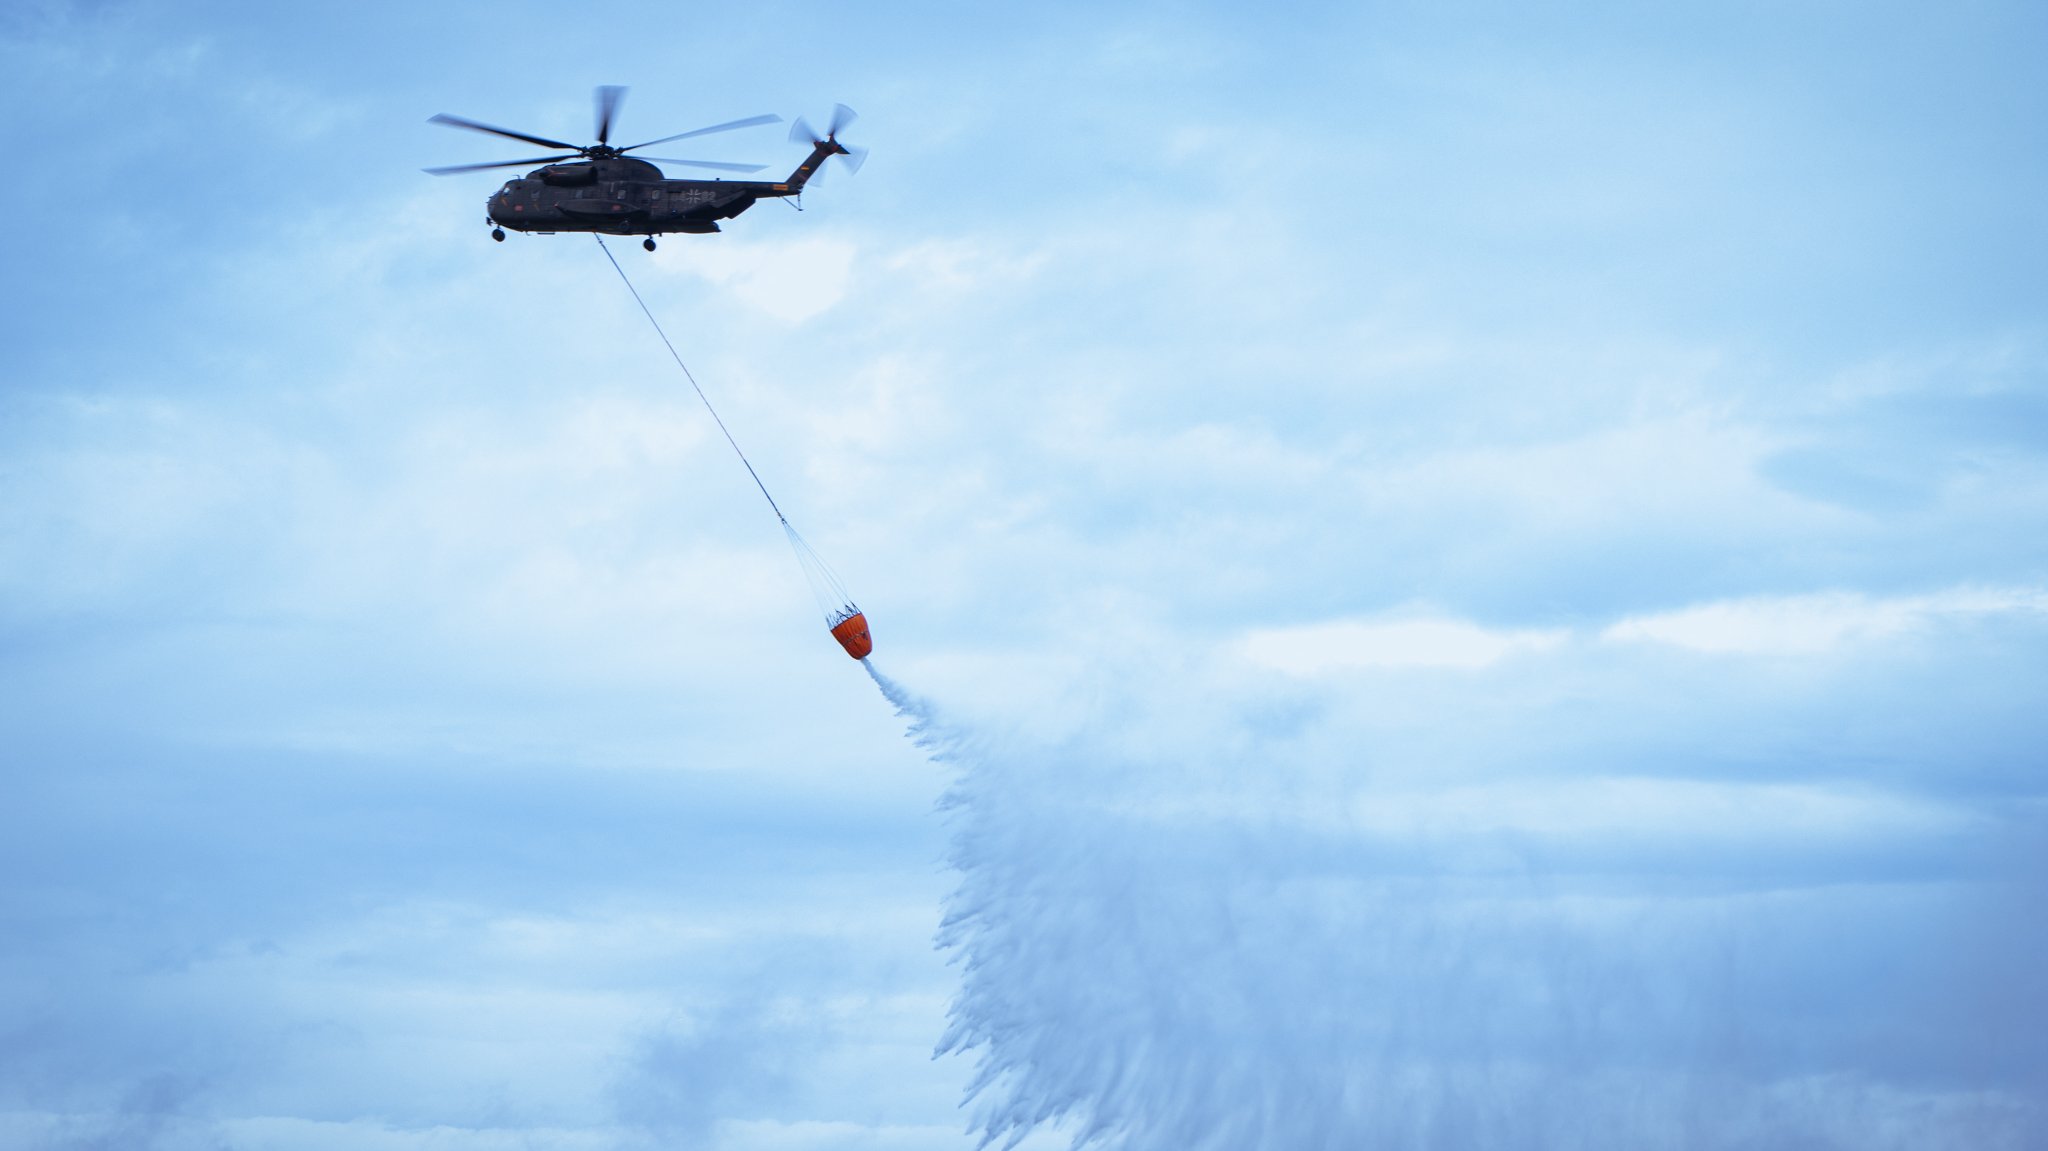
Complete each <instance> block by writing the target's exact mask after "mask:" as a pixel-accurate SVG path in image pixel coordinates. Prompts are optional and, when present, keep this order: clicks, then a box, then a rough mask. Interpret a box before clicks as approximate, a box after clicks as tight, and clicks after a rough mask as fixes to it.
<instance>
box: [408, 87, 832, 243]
mask: <svg viewBox="0 0 2048 1151" xmlns="http://www.w3.org/2000/svg"><path fill="white" fill-rule="evenodd" d="M625 94H626V89H624V88H622V87H619V86H616V85H606V86H604V87H600V88H599V89H597V93H596V98H597V143H595V144H592V145H590V146H589V147H579V146H578V145H575V144H567V143H564V142H562V141H560V140H550V139H548V138H547V137H545V136H533V135H528V134H527V133H525V132H513V131H510V130H508V129H505V128H496V127H492V126H491V125H489V124H481V123H478V122H477V121H475V120H467V119H464V118H463V117H460V116H450V115H448V114H447V113H445V112H444V113H441V114H440V115H437V116H432V117H429V119H428V121H427V122H428V123H430V124H446V125H448V126H449V127H451V128H467V129H469V130H471V131H474V132H488V133H490V134H491V135H494V136H504V137H506V138H508V139H512V140H523V141H525V142H526V143H529V144H538V145H540V146H541V147H543V148H556V149H559V150H561V151H562V152H563V153H566V154H564V155H558V156H536V157H533V158H531V159H526V160H501V161H498V162H495V163H489V164H457V165H454V166H452V167H447V168H427V169H424V171H426V172H428V173H429V174H431V175H435V176H453V175H458V174H460V173H463V172H478V171H483V170H485V169H489V168H522V167H525V166H526V165H528V164H540V165H543V166H542V167H539V168H535V169H534V170H533V171H531V172H528V173H527V174H526V175H525V176H523V177H521V178H520V179H517V180H513V181H511V182H509V183H507V184H506V185H505V186H504V187H502V188H500V189H498V192H497V194H496V195H494V196H492V197H491V198H490V200H489V201H487V216H488V222H489V223H490V225H491V239H493V240H497V241H499V242H500V243H502V242H503V241H504V239H505V229H507V228H510V229H512V230H513V231H515V232H534V233H539V234H541V235H549V234H552V233H555V232H602V233H604V234H606V235H611V236H645V237H646V239H645V240H643V241H641V245H640V246H641V247H643V248H646V249H647V250H648V251H650V252H652V251H653V250H654V237H656V236H658V235H663V234H666V233H670V232H686V233H692V234H704V233H709V232H716V231H718V230H719V226H718V221H720V220H730V219H732V218H733V217H734V216H737V215H739V214H740V213H741V212H744V211H746V210H747V209H748V208H751V207H753V206H754V204H755V202H756V201H759V200H769V199H787V198H790V197H795V196H800V195H802V194H803V190H804V185H805V184H806V183H808V182H810V180H811V178H812V177H814V176H816V175H817V174H818V170H819V167H820V165H822V164H824V162H825V161H826V160H828V159H830V158H832V157H833V156H844V157H845V158H846V163H847V164H848V165H849V167H850V168H851V169H852V170H853V171H859V170H860V166H861V164H862V163H863V162H865V161H866V159H867V149H866V148H849V147H847V146H846V145H845V144H842V143H840V142H839V133H840V132H842V131H844V130H845V129H846V126H847V125H848V124H851V123H853V119H854V111H853V109H851V108H849V107H847V106H846V105H844V104H838V105H835V106H834V107H833V109H832V119H831V121H830V122H829V123H828V124H827V125H826V128H825V134H824V135H822V136H820V135H818V134H817V132H815V131H814V130H813V129H812V128H811V126H810V125H809V124H808V123H806V122H805V121H804V120H803V119H802V117H798V119H797V120H796V122H795V123H794V124H791V125H790V132H789V138H790V140H791V141H792V142H796V143H808V144H809V145H810V146H811V154H810V155H809V156H806V157H805V158H804V161H803V163H801V164H798V165H797V167H796V171H794V172H791V173H790V174H789V177H788V178H787V179H784V180H777V181H773V182H770V181H765V180H722V179H719V180H671V179H669V178H668V177H667V176H665V175H663V174H662V170H661V169H660V168H657V167H655V163H657V162H658V163H662V164H676V165H680V166H683V167H690V168H709V169H713V170H716V171H726V172H758V171H760V170H761V169H762V168H763V167H765V165H761V164H728V163H722V162H719V161H714V160H671V159H661V158H659V157H647V158H642V157H639V156H628V155H626V153H628V152H637V151H639V150H640V149H642V148H651V147H653V146H654V145H656V144H668V143H673V142H675V141H677V140H687V139H691V138H692V137H696V136H708V135H711V134H713V133H715V132H730V131H732V130H734V129H737V128H752V127H756V126H758V125H762V124H779V123H781V122H782V117H780V116H775V115H763V116H749V117H747V118H746V119H743V120H732V121H729V122H727V123H724V124H713V125H712V126H711V127H709V128H698V129H696V130H694V131H690V132H679V133H677V134H676V135H673V136H663V137H662V138H660V139H658V140H649V141H647V142H646V143H644V144H631V145H628V146H626V147H624V148H615V147H613V146H612V144H611V134H612V121H613V119H614V118H615V117H616V116H617V114H618V110H619V101H620V100H621V99H623V98H624V96H625Z"/></svg>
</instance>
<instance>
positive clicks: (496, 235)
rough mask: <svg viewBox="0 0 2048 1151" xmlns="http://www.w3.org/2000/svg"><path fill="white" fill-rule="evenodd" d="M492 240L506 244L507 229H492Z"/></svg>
mask: <svg viewBox="0 0 2048 1151" xmlns="http://www.w3.org/2000/svg"><path fill="white" fill-rule="evenodd" d="M491 239H493V240H496V241H497V242H499V243H500V244H502V243H504V242H505V229H503V228H492V229H491Z"/></svg>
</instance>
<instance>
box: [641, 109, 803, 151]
mask: <svg viewBox="0 0 2048 1151" xmlns="http://www.w3.org/2000/svg"><path fill="white" fill-rule="evenodd" d="M780 123H782V117H780V116H777V115H773V114H772V113H771V114H763V115H760V116H749V117H747V118H746V119H744V120H734V121H732V122H731V123H728V124H713V125H712V126H710V127H709V128H699V129H697V130H696V131H694V132H680V133H678V134H676V135H674V136H663V137H662V138H661V139H659V140H649V141H647V143H645V144H635V145H633V147H631V148H621V149H619V151H621V152H631V151H633V150H634V149H637V148H650V147H653V146H654V145H656V144H667V143H669V142H671V141H674V140H687V139H689V138H690V137H692V136H709V135H710V134H711V133H713V132H730V131H732V130H733V129H734V128H751V127H753V126H754V125H756V124H780ZM671 162H673V161H671Z"/></svg>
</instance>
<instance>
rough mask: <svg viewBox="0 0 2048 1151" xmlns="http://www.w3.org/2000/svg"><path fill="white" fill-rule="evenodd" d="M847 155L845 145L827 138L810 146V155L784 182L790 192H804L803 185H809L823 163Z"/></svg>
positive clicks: (849, 153)
mask: <svg viewBox="0 0 2048 1151" xmlns="http://www.w3.org/2000/svg"><path fill="white" fill-rule="evenodd" d="M848 155H852V153H851V152H849V151H848V150H847V148H846V145H844V144H842V143H840V142H839V141H837V140H834V139H832V138H831V137H829V136H828V137H826V138H825V139H823V140H819V141H817V142H815V143H813V144H812V145H811V154H810V155H808V156H806V157H804V162H803V163H801V164H798V165H797V166H796V171H794V172H791V173H790V174H789V179H788V180H786V181H784V182H785V183H787V184H788V185H789V190H790V191H791V192H801V191H803V190H804V185H805V184H808V183H810V180H811V177H812V176H815V175H817V174H818V168H819V167H820V166H821V165H823V164H824V163H825V161H827V160H829V159H831V158H832V157H834V156H848Z"/></svg>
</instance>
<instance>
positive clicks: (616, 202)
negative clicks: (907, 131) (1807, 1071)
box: [489, 154, 821, 236]
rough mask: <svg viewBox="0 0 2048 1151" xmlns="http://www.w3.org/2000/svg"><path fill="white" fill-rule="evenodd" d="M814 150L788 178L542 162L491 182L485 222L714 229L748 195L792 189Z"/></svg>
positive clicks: (557, 227) (611, 231) (616, 160)
mask: <svg viewBox="0 0 2048 1151" xmlns="http://www.w3.org/2000/svg"><path fill="white" fill-rule="evenodd" d="M820 158H821V157H819V156H817V155H815V154H814V155H813V157H812V158H811V159H810V160H807V161H806V162H805V163H804V165H803V166H802V167H800V168H799V169H798V170H797V171H796V172H795V173H792V174H791V178H790V179H789V180H784V181H776V182H769V181H765V180H671V179H668V178H667V177H666V176H664V175H663V174H662V171H661V169H660V168H657V167H655V166H654V165H653V164H650V163H648V162H647V161H645V160H637V159H632V158H630V157H610V158H605V159H598V160H587V161H580V162H577V163H569V164H549V165H547V166H546V167H542V168H536V169H534V170H533V171H531V172H528V173H527V174H526V175H525V176H524V177H523V178H521V179H518V180H513V181H510V182H509V183H507V184H506V185H505V186H504V187H502V188H500V189H498V193H497V195H494V196H492V197H491V198H490V201H489V210H490V217H491V222H492V223H494V224H497V225H499V226H501V227H505V228H510V229H512V230H514V231H517V232H603V233H605V234H607V235H614V236H654V235H662V234H666V233H670V232H697V233H703V232H716V231H718V221H720V220H729V219H731V218H733V217H734V216H737V215H739V214H740V213H741V212H744V211H746V210H747V209H748V208H751V207H753V206H754V203H755V201H757V200H765V199H779V198H783V197H788V196H795V195H798V194H799V193H801V192H802V191H803V185H804V180H805V178H807V177H808V176H809V175H810V170H812V169H815V167H816V160H818V159H820Z"/></svg>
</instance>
